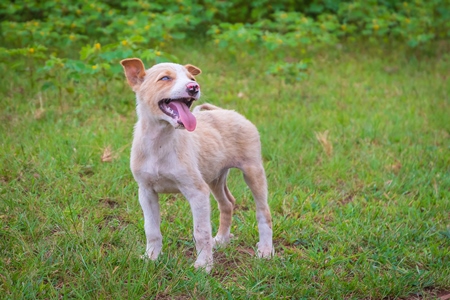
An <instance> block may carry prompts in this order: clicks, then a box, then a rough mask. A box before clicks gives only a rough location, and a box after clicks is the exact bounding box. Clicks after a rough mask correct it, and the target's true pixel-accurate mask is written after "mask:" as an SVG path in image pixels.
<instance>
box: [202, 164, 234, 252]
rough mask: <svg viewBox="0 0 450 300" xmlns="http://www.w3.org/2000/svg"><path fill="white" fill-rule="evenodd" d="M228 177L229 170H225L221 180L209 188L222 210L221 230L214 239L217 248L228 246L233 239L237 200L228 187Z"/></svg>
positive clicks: (215, 181)
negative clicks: (232, 221)
mask: <svg viewBox="0 0 450 300" xmlns="http://www.w3.org/2000/svg"><path fill="white" fill-rule="evenodd" d="M227 176H228V170H225V171H223V172H222V173H221V174H220V176H219V178H217V179H216V180H214V181H213V182H211V183H210V184H209V188H210V189H211V192H212V194H213V195H214V198H216V201H217V204H218V205H219V210H220V223H219V230H218V232H217V235H216V237H215V238H214V243H215V245H216V246H224V245H226V244H228V243H229V242H230V238H231V237H232V235H231V234H230V230H231V220H232V217H233V210H234V203H235V202H236V200H235V199H234V197H233V195H231V193H230V190H229V189H228V187H227Z"/></svg>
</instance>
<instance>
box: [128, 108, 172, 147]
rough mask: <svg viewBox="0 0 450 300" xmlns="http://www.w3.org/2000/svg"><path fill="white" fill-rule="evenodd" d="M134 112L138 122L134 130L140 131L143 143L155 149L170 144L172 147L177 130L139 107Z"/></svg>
mask: <svg viewBox="0 0 450 300" xmlns="http://www.w3.org/2000/svg"><path fill="white" fill-rule="evenodd" d="M136 111H137V115H138V121H137V123H136V126H135V130H138V131H140V135H141V136H142V138H143V141H145V142H147V143H150V144H151V145H152V146H154V147H157V148H160V147H161V146H163V145H170V144H172V146H173V144H174V142H175V139H176V138H177V136H178V134H179V132H178V131H179V130H176V129H175V128H174V127H173V126H172V125H170V124H169V123H167V122H166V121H164V120H161V119H158V118H155V117H154V116H153V115H152V114H150V113H148V112H146V111H145V110H144V109H142V108H141V107H139V106H137V108H136Z"/></svg>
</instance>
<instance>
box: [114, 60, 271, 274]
mask: <svg viewBox="0 0 450 300" xmlns="http://www.w3.org/2000/svg"><path fill="white" fill-rule="evenodd" d="M121 65H122V66H123V68H124V71H125V76H126V79H127V81H128V84H129V85H130V87H131V88H132V90H133V91H134V92H135V94H136V102H137V105H136V112H137V116H138V121H137V123H136V125H135V127H134V139H133V144H132V148H131V161H130V167H131V171H132V173H133V176H134V179H135V180H136V182H137V183H138V186H139V203H140V205H141V207H142V211H143V214H144V229H145V235H146V238H147V245H146V250H145V255H144V257H146V258H147V257H148V258H150V259H152V260H156V259H157V258H158V255H159V254H160V252H161V248H162V235H161V231H160V222H161V218H160V208H159V202H158V194H160V193H181V194H183V195H184V196H185V197H186V199H187V200H188V202H189V204H190V207H191V211H192V215H193V221H194V240H195V247H196V251H197V260H196V261H195V263H194V267H195V268H196V269H198V268H201V269H205V270H206V271H207V272H209V271H210V270H211V268H212V266H213V254H212V252H213V247H215V246H223V245H226V244H228V243H229V241H230V238H231V237H232V234H231V233H230V229H231V220H232V214H233V209H234V205H235V199H234V197H233V196H232V195H231V193H230V191H229V190H228V187H227V184H226V181H227V175H228V172H229V171H228V170H229V169H230V168H238V169H240V170H242V172H243V174H244V180H245V182H246V183H247V185H248V187H249V188H250V190H251V192H252V194H253V197H254V200H255V202H256V217H257V221H258V229H259V242H258V244H257V248H258V251H257V252H258V253H257V254H258V256H259V257H263V258H270V257H271V256H272V255H273V253H274V250H273V245H272V220H271V214H270V209H269V206H268V202H267V181H266V176H265V171H264V167H263V164H262V159H261V143H260V139H259V133H258V130H257V129H256V127H255V126H254V125H253V124H252V123H251V122H250V121H248V120H247V119H246V118H244V117H243V116H242V115H240V114H238V113H237V112H235V111H231V110H225V109H221V108H219V107H216V106H214V105H212V104H203V105H200V106H197V107H196V108H195V109H194V110H193V112H191V111H190V107H191V106H192V104H193V102H194V101H196V100H198V99H199V98H200V94H201V92H200V85H199V84H198V83H197V81H196V80H195V77H194V76H196V75H199V74H200V73H201V70H200V69H199V68H197V67H196V66H193V65H189V64H188V65H184V66H183V65H179V64H174V63H160V64H156V65H154V66H153V67H151V68H150V69H148V70H145V68H144V64H143V63H142V61H141V60H140V59H138V58H129V59H124V60H122V61H121ZM210 192H212V194H213V195H214V198H215V199H216V200H217V203H218V207H219V209H220V224H219V229H218V232H217V235H216V236H215V237H214V238H212V233H211V220H210V201H209V195H210Z"/></svg>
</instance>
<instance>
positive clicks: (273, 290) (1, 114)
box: [0, 47, 450, 299]
mask: <svg viewBox="0 0 450 300" xmlns="http://www.w3.org/2000/svg"><path fill="white" fill-rule="evenodd" d="M174 54H175V55H176V56H177V57H179V59H180V62H182V63H192V64H195V65H197V66H199V67H200V68H202V70H203V74H202V75H200V76H199V77H198V80H199V82H200V84H201V86H202V91H203V98H202V99H201V102H211V103H213V104H216V105H219V106H222V107H224V108H229V109H235V110H237V111H239V112H241V113H242V114H244V115H245V116H246V117H247V118H248V119H250V120H251V121H252V122H254V123H255V124H256V125H257V127H258V128H259V130H260V134H261V139H262V144H263V156H264V161H265V167H266V172H267V176H268V181H269V191H270V199H269V202H270V206H271V209H272V214H273V219H274V220H273V221H274V222H273V223H274V243H275V249H276V256H275V257H274V258H273V259H272V260H259V259H256V258H254V256H253V255H252V253H253V252H254V250H255V249H254V246H255V244H256V242H257V239H258V236H257V226H256V220H255V214H254V205H253V200H252V197H251V194H250V191H249V189H248V188H247V187H246V186H245V184H244V182H243V180H242V176H241V175H240V174H239V172H238V171H233V172H231V175H230V181H229V186H230V190H231V191H232V193H233V194H234V196H235V197H236V199H237V210H236V213H235V215H234V220H233V228H232V232H233V233H234V234H235V237H236V238H235V239H234V240H233V242H232V244H231V245H230V246H229V247H227V248H225V249H220V250H218V251H216V252H215V266H214V269H213V271H212V273H211V274H210V275H206V274H204V273H202V272H196V271H195V270H194V268H193V267H192V264H193V261H194V258H195V257H194V255H193V251H194V244H193V242H192V217H191V213H190V209H189V205H188V203H187V201H185V200H184V199H183V198H182V197H181V196H177V195H168V196H164V197H162V199H161V205H162V207H161V210H162V232H163V237H164V238H163V245H164V246H163V252H164V253H163V255H162V256H161V257H160V259H159V260H158V261H157V262H156V263H155V262H147V261H142V260H140V259H139V256H140V255H141V254H142V253H143V251H144V246H145V237H144V229H143V220H142V213H141V209H140V207H139V203H138V200H137V185H136V183H135V182H134V180H133V177H132V175H131V172H130V170H129V152H130V146H131V139H132V131H133V124H134V122H135V120H136V117H135V112H134V98H133V97H134V96H133V93H132V92H131V90H129V89H128V87H127V86H126V84H125V81H124V80H120V81H119V80H111V81H110V82H108V83H107V85H106V88H103V89H102V90H98V89H96V88H95V86H96V85H95V84H93V83H90V82H89V83H84V84H82V85H81V84H80V85H78V86H77V89H76V91H75V93H73V94H68V93H64V94H63V97H62V99H58V93H57V92H52V91H46V92H43V93H38V92H37V91H36V90H34V89H32V88H30V86H28V80H26V78H24V76H26V75H25V74H11V73H9V72H8V70H7V68H6V65H5V64H4V65H0V68H1V71H2V74H9V76H5V78H4V79H3V80H2V83H1V85H0V89H1V100H0V144H1V152H0V166H1V167H0V223H1V226H0V251H1V252H0V254H1V258H0V294H2V295H3V297H5V298H8V299H18V298H27V299H28V298H40V299H43V298H46V299H48V298H60V297H61V298H82V299H84V298H102V299H111V298H116V299H138V298H152V297H156V298H157V299H166V298H169V299H170V298H174V299H185V298H190V297H192V298H196V299H210V298H211V299H218V298H226V299H233V298H234V299H242V298H250V299H261V298H295V299H299V298H322V299H330V298H333V299H340V298H372V299H381V298H398V297H407V296H408V295H415V294H419V295H420V294H424V295H427V297H432V296H431V294H430V293H429V290H430V289H434V290H446V289H447V290H448V289H449V288H450V267H449V266H450V215H449V213H450V201H449V198H450V175H449V166H450V140H449V137H450V122H449V113H450V96H449V95H450V77H449V75H448V74H449V73H448V70H449V69H450V56H449V55H448V54H447V55H442V56H439V57H427V56H423V57H420V56H419V57H416V56H414V55H411V54H408V55H407V54H404V53H401V52H397V53H393V52H376V53H372V52H371V51H368V50H364V49H349V48H347V47H343V49H340V50H335V49H333V51H330V52H328V53H327V52H321V53H317V54H316V55H315V56H314V57H313V61H314V63H313V64H312V65H311V66H310V69H309V77H308V79H306V80H305V81H302V82H299V83H297V84H294V85H287V84H284V83H283V82H281V81H280V80H277V78H274V77H269V76H267V75H265V74H264V71H265V70H266V69H267V65H268V64H270V61H266V60H264V55H263V53H259V54H257V55H256V56H255V57H247V58H245V59H242V58H241V59H238V60H235V59H233V58H232V57H229V56H228V55H226V54H224V53H222V52H220V51H218V50H214V49H210V48H207V47H206V48H204V49H203V50H193V49H191V48H190V49H188V51H187V49H186V47H184V48H182V47H180V48H178V49H177V48H176V49H174ZM60 100H61V101H60ZM326 131H328V135H326V134H325V132H326ZM320 136H322V137H323V143H322V144H321V143H320V142H319V140H318V137H320ZM330 145H331V146H332V147H330ZM107 147H110V148H111V150H112V158H113V159H112V161H111V162H102V160H101V157H102V154H103V152H104V150H105V148H107ZM211 203H212V206H213V219H212V222H213V230H214V232H215V230H217V227H218V210H217V208H216V204H215V203H214V200H212V202H211Z"/></svg>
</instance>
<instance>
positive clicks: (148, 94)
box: [120, 58, 201, 131]
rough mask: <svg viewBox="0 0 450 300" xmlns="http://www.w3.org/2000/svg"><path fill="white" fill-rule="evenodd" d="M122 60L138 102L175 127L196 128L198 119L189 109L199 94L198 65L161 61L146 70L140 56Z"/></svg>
mask: <svg viewBox="0 0 450 300" xmlns="http://www.w3.org/2000/svg"><path fill="white" fill-rule="evenodd" d="M120 63H121V64H122V66H123V68H124V70H125V76H126V77H127V80H128V84H129V85H130V86H131V88H132V89H133V91H134V92H135V93H136V98H137V100H138V103H139V104H144V105H145V108H144V109H148V110H149V113H150V114H151V116H152V117H155V118H157V119H162V120H165V121H167V122H169V124H171V125H172V126H173V127H175V128H186V129H187V130H189V131H193V130H194V129H195V127H196V125H197V120H196V119H195V116H194V115H193V114H192V113H191V112H190V110H189V109H190V107H191V105H192V103H193V102H194V101H195V100H197V99H198V98H200V85H199V84H198V83H197V82H196V81H195V78H194V76H195V75H198V74H200V73H201V70H200V69H199V68H197V67H195V66H193V65H185V66H182V65H178V64H173V63H161V64H157V65H154V66H153V67H151V68H150V69H148V70H145V68H144V64H143V63H142V61H141V60H140V59H138V58H129V59H124V60H122V61H121V62H120Z"/></svg>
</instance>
